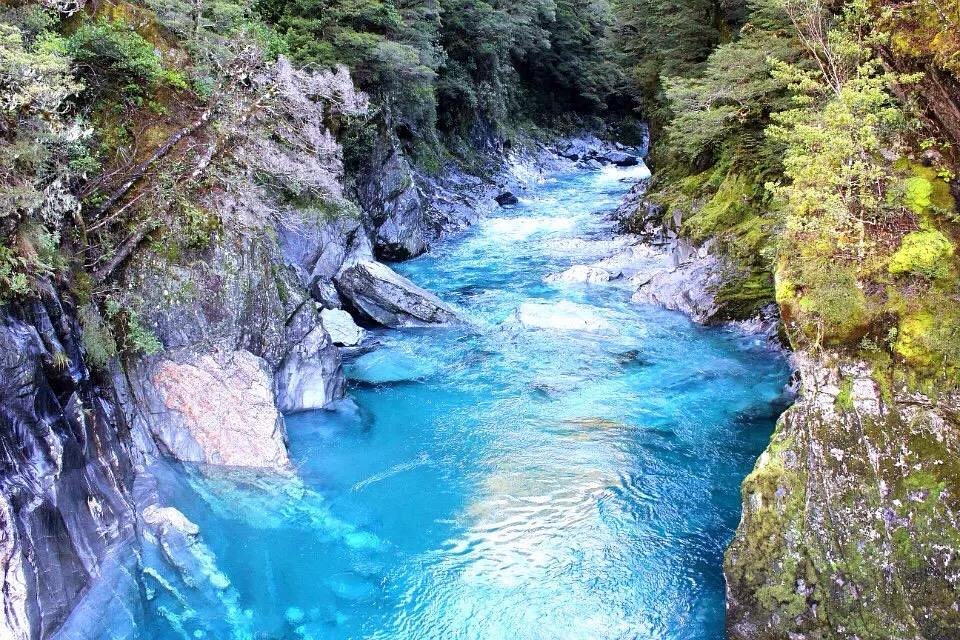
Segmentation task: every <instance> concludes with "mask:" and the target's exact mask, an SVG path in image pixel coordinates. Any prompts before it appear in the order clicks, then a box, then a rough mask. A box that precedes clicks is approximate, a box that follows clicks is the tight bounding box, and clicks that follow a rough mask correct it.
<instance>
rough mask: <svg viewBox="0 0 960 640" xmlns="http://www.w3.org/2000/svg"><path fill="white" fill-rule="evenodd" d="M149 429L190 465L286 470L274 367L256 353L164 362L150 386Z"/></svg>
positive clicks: (167, 449)
mask: <svg viewBox="0 0 960 640" xmlns="http://www.w3.org/2000/svg"><path fill="white" fill-rule="evenodd" d="M144 386H145V391H147V394H146V395H147V400H148V406H147V410H148V413H149V423H148V424H149V428H150V431H151V434H152V436H153V439H154V440H155V441H156V442H157V444H158V445H159V446H160V447H161V449H162V450H163V451H164V452H165V453H167V454H168V455H170V456H172V457H174V458H176V459H178V460H182V461H185V462H200V463H206V464H216V465H225V466H232V467H258V468H265V469H276V470H280V469H286V468H287V467H288V466H289V464H290V459H289V457H288V455H287V447H286V434H285V431H284V426H283V419H282V418H281V417H280V413H279V412H278V411H277V406H276V402H275V397H274V391H273V380H272V377H271V375H270V372H269V367H268V365H267V363H266V362H264V361H263V360H262V359H261V358H258V357H257V356H255V355H253V354H252V353H250V352H249V351H243V350H239V351H233V352H213V353H207V354H203V355H200V356H196V357H194V358H192V359H187V360H184V361H182V362H176V361H173V360H166V359H164V360H160V361H159V362H158V363H156V365H155V366H154V368H153V370H152V372H151V374H150V376H149V387H150V388H149V389H147V388H146V387H147V385H144Z"/></svg>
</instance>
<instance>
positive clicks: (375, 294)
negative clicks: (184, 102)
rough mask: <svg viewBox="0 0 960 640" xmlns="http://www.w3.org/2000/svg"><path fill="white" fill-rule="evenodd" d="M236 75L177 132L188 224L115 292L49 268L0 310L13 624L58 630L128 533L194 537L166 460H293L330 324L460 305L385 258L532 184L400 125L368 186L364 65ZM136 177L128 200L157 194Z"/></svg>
mask: <svg viewBox="0 0 960 640" xmlns="http://www.w3.org/2000/svg"><path fill="white" fill-rule="evenodd" d="M234 92H235V93H234V95H230V96H226V97H224V98H223V101H224V102H225V103H226V102H228V103H229V104H228V105H227V106H224V107H222V110H221V111H220V112H218V113H216V114H213V115H211V116H210V124H205V125H204V126H203V127H202V128H200V129H198V130H197V131H195V132H194V131H191V132H190V133H189V135H187V136H185V137H183V138H181V139H178V140H177V141H176V143H175V146H173V147H171V148H172V151H170V152H169V154H170V155H169V156H168V157H173V156H174V155H176V156H177V157H176V158H175V159H176V161H177V163H178V166H183V165H186V166H187V167H188V168H189V167H193V169H189V171H190V175H189V177H190V178H191V179H197V178H201V177H202V180H203V188H201V189H195V190H190V191H189V192H187V193H185V194H184V195H182V196H181V197H180V199H179V200H178V202H177V203H176V204H175V205H174V206H178V207H181V208H182V209H183V210H185V211H188V212H190V216H189V220H191V222H190V225H188V226H182V225H181V226H168V227H161V228H159V229H157V227H156V225H154V226H153V227H151V229H157V230H156V231H151V232H148V233H147V234H144V235H141V236H140V237H139V238H137V242H135V243H134V244H133V245H132V246H131V247H130V250H129V251H127V253H126V255H124V256H123V259H122V261H118V262H116V264H112V265H110V270H109V271H108V272H101V273H100V274H99V275H97V276H94V277H95V279H96V280H97V281H98V282H100V283H101V284H99V285H97V286H98V289H99V291H104V290H106V291H107V292H108V293H107V294H106V295H105V296H104V295H103V294H102V293H98V294H97V297H96V298H94V299H91V298H90V296H89V294H88V293H86V292H85V291H80V292H79V293H78V289H80V288H81V287H76V286H73V287H67V286H63V283H59V282H58V283H57V284H56V286H54V284H53V283H51V282H48V283H46V284H45V285H44V288H43V290H42V291H41V292H40V294H39V295H37V296H35V297H34V298H33V299H32V300H24V301H21V302H15V303H8V304H6V305H4V306H3V307H2V308H0V310H2V311H0V354H2V367H3V372H2V375H0V443H2V456H3V458H2V460H3V462H2V465H3V466H2V473H0V483H2V498H0V500H2V503H0V543H2V544H0V548H2V554H0V570H2V572H3V575H4V580H3V585H4V586H3V592H2V594H0V596H2V607H0V611H2V617H0V631H2V633H0V635H2V637H9V638H16V639H18V640H19V639H34V638H47V637H51V636H52V635H53V634H54V633H55V632H56V630H57V629H58V628H60V627H61V626H62V625H64V623H65V622H68V621H69V616H70V613H71V611H73V610H74V608H75V607H76V606H77V605H78V603H79V602H81V600H82V599H83V598H84V596H85V594H86V592H87V590H88V588H89V586H90V585H91V583H92V582H94V581H95V580H96V579H97V578H98V577H101V578H102V579H106V578H103V574H104V573H105V572H107V573H109V572H110V571H108V568H107V567H106V566H105V565H104V563H105V562H106V561H107V559H108V558H109V557H110V555H111V550H112V549H114V548H116V547H117V545H120V544H138V545H139V544H143V543H144V541H145V540H159V539H161V538H164V536H166V538H169V539H170V540H173V541H174V542H173V543H171V544H179V545H181V546H183V547H184V549H195V546H196V545H195V544H193V543H189V539H190V536H191V535H195V533H196V532H195V531H193V533H192V534H191V528H192V525H191V524H190V523H189V522H188V521H184V519H183V518H182V516H179V515H178V514H176V513H172V514H171V513H168V512H167V511H164V510H163V509H164V507H163V505H158V504H156V503H155V498H152V497H151V495H152V492H151V490H150V489H149V486H150V481H149V477H150V473H151V472H150V471H148V468H149V467H150V465H151V464H152V462H153V461H154V460H157V459H159V458H161V457H169V458H172V459H175V460H179V461H183V462H188V463H194V464H199V465H217V466H225V467H255V468H262V469H269V470H271V471H276V472H280V473H287V472H288V471H289V467H290V460H289V456H288V454H287V449H286V434H285V428H284V420H283V414H284V413H287V412H291V411H299V410H304V409H317V408H323V407H326V406H328V405H329V404H331V403H332V402H334V401H336V400H338V399H339V398H341V397H342V396H343V393H344V379H343V373H342V369H341V364H340V360H341V356H340V350H339V347H338V346H337V345H335V344H334V339H333V338H331V336H330V331H328V327H327V326H326V325H327V324H330V323H332V324H330V327H329V328H330V330H331V331H334V332H335V333H336V335H337V336H338V338H337V339H338V340H341V341H342V340H344V339H345V338H343V336H344V333H345V332H346V333H353V332H357V335H361V332H360V331H359V329H357V328H356V325H355V324H354V319H355V320H356V321H358V322H362V323H364V324H367V325H369V326H374V325H381V326H383V325H385V326H400V325H407V324H411V323H412V324H417V325H429V324H434V323H442V322H450V321H459V319H458V318H457V317H456V313H455V311H454V310H452V309H451V308H449V307H448V306H446V305H445V304H444V303H442V302H441V301H440V300H438V299H437V298H436V297H434V296H432V295H431V294H429V293H428V292H426V291H423V290H421V289H419V288H417V287H416V286H414V285H413V284H412V283H409V282H408V281H406V280H405V279H403V278H401V277H400V276H399V275H397V274H395V273H394V272H393V271H392V270H391V269H390V268H389V267H387V266H386V265H383V264H381V263H378V262H375V256H382V257H392V258H398V257H409V256H412V255H417V254H419V253H422V252H423V251H425V250H426V249H427V248H428V247H429V244H430V243H431V242H434V241H435V240H437V239H438V238H439V237H440V236H441V235H442V234H443V233H445V232H449V231H452V230H455V229H458V228H462V227H463V226H464V225H466V224H469V223H470V222H471V221H473V220H475V219H476V217H477V216H478V215H480V214H481V213H482V212H483V211H484V210H485V209H486V208H491V207H495V206H497V205H496V202H495V200H494V196H496V195H498V194H499V193H500V192H501V191H502V189H503V188H505V185H506V184H507V183H508V182H511V183H513V186H512V188H514V189H515V188H516V179H515V178H513V177H511V176H512V175H513V174H512V173H511V172H510V171H509V170H507V169H506V168H505V165H503V164H502V160H498V159H497V158H495V157H491V158H490V162H491V163H492V165H491V166H494V167H496V166H497V163H498V162H499V163H501V164H500V166H501V167H502V170H501V171H500V172H499V173H497V172H494V175H499V176H500V178H499V179H492V180H491V179H487V180H481V179H479V178H473V177H470V176H468V175H466V174H461V173H458V172H456V171H455V170H451V171H449V172H447V173H445V174H444V175H441V176H437V177H427V176H426V175H424V174H421V173H418V172H416V171H414V170H413V169H412V166H411V164H410V162H409V160H408V159H406V157H405V155H404V152H403V151H402V149H399V148H396V147H395V146H392V145H393V143H394V142H395V141H393V140H391V139H389V138H387V139H385V140H383V141H381V143H379V144H381V145H382V148H383V149H386V151H384V152H383V153H382V154H380V155H377V156H375V157H373V158H372V159H371V163H372V168H371V169H369V172H368V173H367V174H366V175H367V176H368V177H367V178H361V180H360V182H359V184H360V185H361V187H360V197H359V198H358V199H359V204H360V206H358V205H357V204H354V203H353V202H352V201H351V200H350V199H349V198H348V195H347V194H345V192H344V188H343V184H344V183H345V179H344V174H343V162H342V152H341V148H340V145H339V144H338V143H337V141H336V139H335V137H334V136H333V134H332V133H331V129H330V127H331V126H333V124H334V123H335V121H336V120H337V119H338V118H346V117H351V116H355V115H362V114H363V113H364V112H365V110H366V109H367V108H368V106H367V105H368V103H367V99H366V97H365V96H364V95H363V94H361V93H359V92H358V91H356V90H355V89H354V87H353V84H352V82H351V81H350V77H349V75H348V74H347V72H346V70H345V69H344V68H342V67H341V68H338V69H335V70H331V71H323V72H305V71H300V70H296V69H294V68H292V67H291V66H290V65H289V63H288V62H286V61H285V60H284V59H283V58H280V60H279V61H278V62H277V63H275V64H265V63H257V64H255V65H253V67H252V69H250V70H249V76H248V77H247V79H246V80H245V83H244V85H243V86H242V87H238V88H235V89H234ZM255 100H259V102H253V101H255ZM218 136H220V137H219V138H218ZM164 160H167V158H164ZM158 162H159V161H158ZM133 182H134V183H136V186H133V187H131V186H125V187H123V186H122V187H121V188H125V189H126V191H123V192H122V193H121V192H120V191H117V192H116V193H117V194H119V195H118V198H117V202H116V203H115V204H116V206H118V207H128V206H133V205H134V204H135V203H136V202H137V201H138V200H140V199H141V198H144V197H153V196H154V195H155V192H154V191H151V190H152V189H153V188H154V187H153V185H151V183H150V177H149V176H140V177H137V178H136V179H135V180H134V181H133ZM81 282H85V280H83V279H81ZM341 309H348V310H349V311H350V312H351V313H352V314H353V317H351V316H350V315H347V314H345V313H343V312H342V311H340V310H341ZM333 311H336V313H333ZM346 339H347V340H349V338H346ZM355 340H356V339H354V341H355ZM135 486H137V487H140V488H139V489H137V490H136V491H135ZM135 494H136V497H134V495H135ZM178 523H179V524H178ZM144 536H146V537H144ZM177 541H179V542H177ZM161 547H163V548H166V543H165V544H164V545H161ZM178 561H182V558H181V559H180V560H178ZM141 569H142V567H141ZM121 573H122V574H124V575H126V576H128V578H129V576H130V575H135V574H136V572H133V574H131V573H129V572H123V571H121ZM187 581H188V582H189V579H188V580H187ZM133 588H136V587H135V585H134V587H133ZM84 606H87V605H84ZM90 606H93V605H90Z"/></svg>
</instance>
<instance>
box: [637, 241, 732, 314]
mask: <svg viewBox="0 0 960 640" xmlns="http://www.w3.org/2000/svg"><path fill="white" fill-rule="evenodd" d="M721 280H722V276H721V266H720V263H719V261H718V260H717V259H716V258H714V257H713V256H707V257H706V258H703V259H700V258H697V259H693V260H689V261H687V262H684V263H682V264H680V265H679V266H678V267H676V268H675V269H671V270H666V271H659V272H657V273H656V274H655V275H653V276H652V277H651V278H650V280H649V281H647V282H646V283H644V284H642V285H641V286H640V288H639V289H638V290H637V292H636V293H634V294H633V297H632V298H631V299H632V301H633V302H638V303H646V304H654V305H657V306H661V307H664V308H666V309H671V310H673V311H680V312H681V313H684V314H686V315H688V316H690V317H691V318H692V319H693V320H694V321H695V322H698V323H700V324H706V323H708V322H710V321H711V320H712V319H713V318H714V316H715V315H716V314H717V312H718V311H719V309H718V307H717V304H716V301H715V299H714V291H715V290H716V288H717V287H718V286H719V285H720V282H721Z"/></svg>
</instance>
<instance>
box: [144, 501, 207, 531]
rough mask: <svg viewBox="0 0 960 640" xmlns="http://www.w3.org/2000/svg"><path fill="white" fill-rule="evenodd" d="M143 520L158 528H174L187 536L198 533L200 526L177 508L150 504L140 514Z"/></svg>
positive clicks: (161, 529)
mask: <svg viewBox="0 0 960 640" xmlns="http://www.w3.org/2000/svg"><path fill="white" fill-rule="evenodd" d="M141 516H142V517H143V521H144V522H145V523H147V524H148V525H150V526H152V527H156V528H157V529H158V530H160V531H163V530H165V529H174V530H176V531H179V532H180V533H182V534H184V535H188V536H195V535H197V534H198V533H200V527H198V526H197V525H196V524H194V523H193V522H192V521H191V520H190V519H189V518H187V516H185V515H183V512H181V511H180V510H179V509H175V508H174V507H160V506H157V505H150V506H148V507H147V508H145V509H144V510H143V513H142V514H141Z"/></svg>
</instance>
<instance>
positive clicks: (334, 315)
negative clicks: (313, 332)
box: [320, 309, 366, 347]
mask: <svg viewBox="0 0 960 640" xmlns="http://www.w3.org/2000/svg"><path fill="white" fill-rule="evenodd" d="M320 321H321V322H323V328H324V329H326V330H327V333H328V334H330V339H331V340H333V344H335V345H337V346H339V347H355V346H357V345H358V344H360V342H362V341H363V337H364V334H365V333H366V332H365V331H364V330H363V329H361V328H360V327H358V326H357V323H356V322H354V321H353V316H351V315H350V314H349V313H347V312H346V311H343V310H342V309H324V310H323V311H321V312H320Z"/></svg>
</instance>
